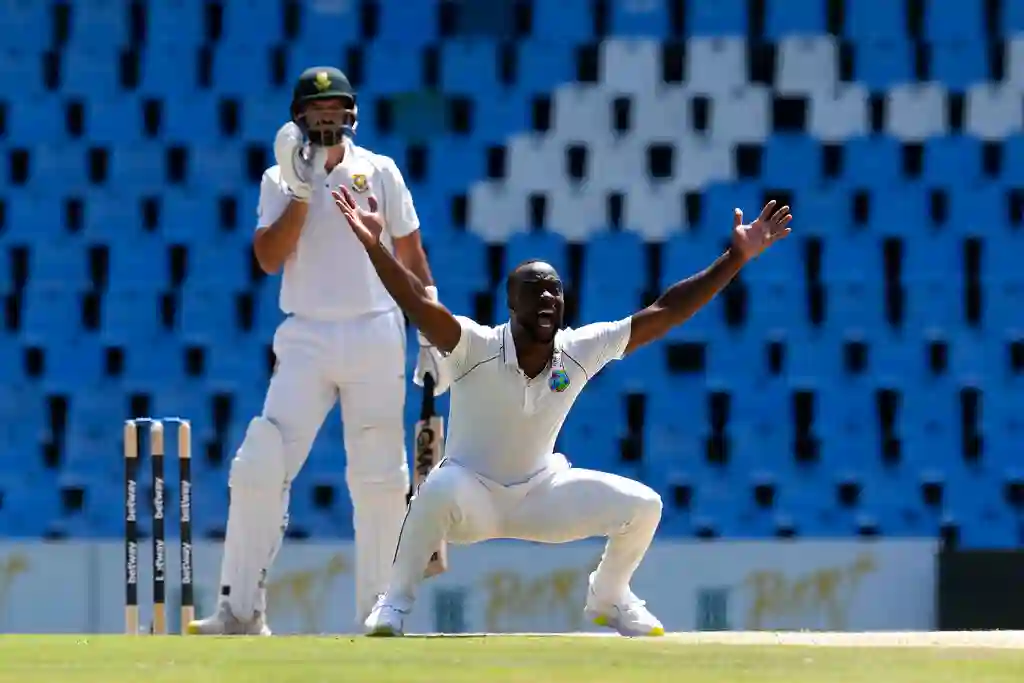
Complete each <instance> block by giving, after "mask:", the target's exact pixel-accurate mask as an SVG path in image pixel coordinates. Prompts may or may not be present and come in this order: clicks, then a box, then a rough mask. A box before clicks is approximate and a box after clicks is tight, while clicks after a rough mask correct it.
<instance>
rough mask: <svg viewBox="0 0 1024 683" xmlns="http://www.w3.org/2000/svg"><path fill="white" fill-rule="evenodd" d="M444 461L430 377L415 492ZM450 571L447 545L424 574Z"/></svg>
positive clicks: (425, 385)
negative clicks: (442, 460)
mask: <svg viewBox="0 0 1024 683" xmlns="http://www.w3.org/2000/svg"><path fill="white" fill-rule="evenodd" d="M442 458H444V418H443V417H441V416H440V415H438V414H437V411H436V410H435V408H434V378H433V377H432V376H431V375H427V376H426V377H424V378H423V406H422V411H421V414H420V420H419V421H418V422H417V423H416V449H415V457H414V462H413V490H414V491H415V490H417V489H419V487H420V485H421V484H422V483H423V481H424V480H425V479H426V478H427V475H428V474H430V471H431V470H432V469H434V467H435V466H436V465H437V463H439V462H441V459H442ZM447 570H448V547H447V544H446V543H445V542H444V541H441V544H440V545H439V546H438V547H437V549H435V550H434V552H433V554H432V555H431V556H430V562H428V563H427V568H426V570H425V571H424V576H425V577H427V578H429V577H431V576H436V575H438V574H443V573H444V572H446V571H447Z"/></svg>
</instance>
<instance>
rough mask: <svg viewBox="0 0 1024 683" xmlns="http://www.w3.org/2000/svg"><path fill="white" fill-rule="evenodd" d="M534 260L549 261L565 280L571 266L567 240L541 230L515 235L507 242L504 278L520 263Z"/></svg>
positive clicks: (503, 269) (503, 268)
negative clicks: (569, 264)
mask: <svg viewBox="0 0 1024 683" xmlns="http://www.w3.org/2000/svg"><path fill="white" fill-rule="evenodd" d="M532 258H539V259H542V260H544V261H547V262H548V263H550V264H551V265H552V266H554V267H555V270H557V271H558V272H559V274H560V275H561V276H562V278H563V279H565V278H567V277H568V273H569V266H568V261H567V259H568V254H567V253H566V243H565V239H564V238H563V237H562V236H561V235H558V234H556V233H553V232H548V231H547V230H541V231H537V232H528V233H520V234H518V235H513V236H512V237H511V238H510V239H509V240H508V242H506V244H505V263H504V264H503V266H502V278H503V279H504V278H505V277H506V276H508V274H509V273H511V272H512V269H513V268H515V267H516V266H518V265H519V264H520V263H522V262H523V261H526V260H527V259H532ZM502 289H504V286H502Z"/></svg>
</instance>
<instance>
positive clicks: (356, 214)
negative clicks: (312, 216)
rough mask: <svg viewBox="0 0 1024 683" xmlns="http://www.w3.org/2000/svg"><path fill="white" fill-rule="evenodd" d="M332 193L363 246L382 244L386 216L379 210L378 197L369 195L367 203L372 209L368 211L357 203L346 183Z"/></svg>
mask: <svg viewBox="0 0 1024 683" xmlns="http://www.w3.org/2000/svg"><path fill="white" fill-rule="evenodd" d="M331 195H332V196H333V197H334V203H335V205H336V206H337V207H338V210H339V211H341V215H342V216H344V217H345V220H346V221H348V225H349V227H350V228H352V232H354V233H355V235H356V238H358V239H359V241H360V242H362V244H363V246H364V247H366V248H367V249H370V248H372V247H375V246H377V245H378V244H380V236H381V235H382V234H384V218H383V217H382V216H381V215H380V214H379V213H378V212H377V199H376V198H375V197H373V196H372V195H371V196H370V197H369V199H368V200H367V203H368V204H369V205H370V210H369V211H366V210H365V209H363V208H362V207H360V206H359V205H358V204H357V203H356V200H355V199H354V198H353V197H352V194H351V193H350V192H349V191H348V188H347V187H345V186H344V185H339V186H338V189H337V190H335V191H333V192H331Z"/></svg>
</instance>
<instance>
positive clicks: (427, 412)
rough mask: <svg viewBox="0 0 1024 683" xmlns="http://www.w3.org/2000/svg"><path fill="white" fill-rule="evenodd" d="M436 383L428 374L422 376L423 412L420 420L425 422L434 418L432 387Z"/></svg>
mask: <svg viewBox="0 0 1024 683" xmlns="http://www.w3.org/2000/svg"><path fill="white" fill-rule="evenodd" d="M436 386H437V382H436V381H435V380H434V376H433V375H432V374H430V373H429V372H428V373H426V374H424V375H423V410H422V412H421V414H420V419H422V420H426V419H428V418H431V417H433V416H434V387H436Z"/></svg>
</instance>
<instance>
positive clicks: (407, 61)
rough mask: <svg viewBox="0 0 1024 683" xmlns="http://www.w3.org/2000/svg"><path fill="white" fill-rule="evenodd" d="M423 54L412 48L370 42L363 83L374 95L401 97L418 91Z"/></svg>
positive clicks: (409, 46)
mask: <svg viewBox="0 0 1024 683" xmlns="http://www.w3.org/2000/svg"><path fill="white" fill-rule="evenodd" d="M422 59H423V53H422V51H421V50H418V49H416V48H415V47H413V46H411V45H401V46H395V45H388V44H386V43H373V44H371V45H370V46H368V47H367V49H366V83H367V85H368V86H369V88H372V91H373V92H374V93H377V94H380V95H400V94H402V93H408V92H414V91H417V90H419V89H420V84H421V80H422V74H421V71H422Z"/></svg>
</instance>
